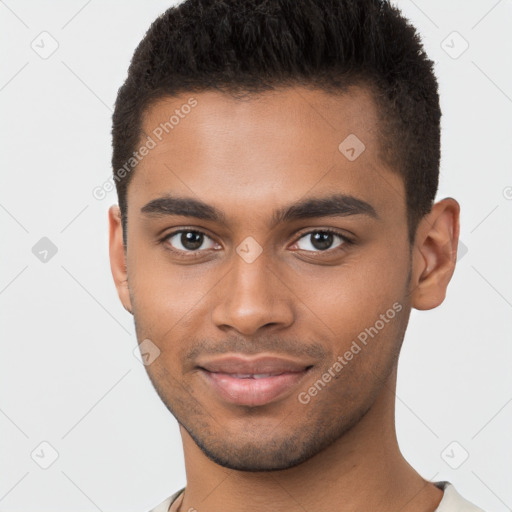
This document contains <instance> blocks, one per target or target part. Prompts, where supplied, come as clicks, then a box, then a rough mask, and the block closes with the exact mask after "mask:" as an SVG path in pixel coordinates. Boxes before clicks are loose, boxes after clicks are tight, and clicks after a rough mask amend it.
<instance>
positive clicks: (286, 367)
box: [199, 356, 312, 406]
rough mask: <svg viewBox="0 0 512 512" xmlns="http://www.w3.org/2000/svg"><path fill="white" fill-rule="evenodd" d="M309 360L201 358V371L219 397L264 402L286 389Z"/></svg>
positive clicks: (300, 375)
mask: <svg viewBox="0 0 512 512" xmlns="http://www.w3.org/2000/svg"><path fill="white" fill-rule="evenodd" d="M311 366H312V365H311V364H306V363H302V362H299V361H294V360H291V359H282V358H277V357H268V356H267V357H258V358H253V359H248V358H246V357H242V356H235V357H234V356H231V357H223V358H219V359H215V360H209V361H205V362H202V363H201V364H200V365H199V368H200V370H201V374H202V375H203V376H204V377H205V379H206V381H207V382H208V384H209V385H210V386H211V387H212V388H213V390H214V391H215V392H216V393H218V394H219V395H220V397H221V398H222V399H223V400H225V401H227V402H229V403H233V404H237V405H249V406H256V405H264V404H267V403H270V402H273V401H276V400H277V399H278V398H280V397H282V395H284V394H285V393H287V392H289V391H290V390H291V388H293V387H294V386H295V385H297V384H298V382H299V381H301V380H302V379H303V377H304V376H305V374H306V373H307V372H308V371H309V369H310V368H311Z"/></svg>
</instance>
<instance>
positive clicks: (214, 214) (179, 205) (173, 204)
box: [141, 194, 379, 225]
mask: <svg viewBox="0 0 512 512" xmlns="http://www.w3.org/2000/svg"><path fill="white" fill-rule="evenodd" d="M141 213H143V214H144V215H147V216H150V217H161V216H167V215H180V216H184V217H194V218H197V219H202V220H209V221H214V222H219V223H224V224H225V223H226V216H225V214H224V212H222V211H221V210H219V209H218V208H216V207H214V206H212V205H209V204H207V203H205V202H203V201H201V200H199V199H194V198H192V197H179V196H173V195H170V194H168V195H166V196H163V197H159V198H156V199H153V200H151V201H150V202H149V203H147V204H146V205H144V206H143V207H142V208H141ZM350 215H364V216H367V217H370V218H373V219H378V218H379V216H378V214H377V212H376V210H375V208H374V207H373V206H372V205H371V204H370V203H368V202H366V201H363V200H362V199H359V198H357V197H354V196H350V195H346V194H333V195H330V196H327V197H317V198H315V197H313V198H308V199H303V200H301V201H298V202H296V203H293V204H291V205H288V206H285V207H283V208H279V209H277V210H275V211H274V212H273V215H272V220H271V224H272V225H275V224H279V223H284V222H290V221H293V220H299V219H309V218H316V217H347V216H350Z"/></svg>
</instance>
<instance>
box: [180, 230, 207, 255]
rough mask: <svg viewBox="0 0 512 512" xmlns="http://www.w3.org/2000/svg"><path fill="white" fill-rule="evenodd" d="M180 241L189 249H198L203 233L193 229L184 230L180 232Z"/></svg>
mask: <svg viewBox="0 0 512 512" xmlns="http://www.w3.org/2000/svg"><path fill="white" fill-rule="evenodd" d="M181 243H182V245H183V247H185V248H186V249H189V250H191V251H192V250H194V249H198V248H199V247H201V245H202V243H203V235H202V234H201V233H196V232H195V231H186V232H185V233H182V234H181Z"/></svg>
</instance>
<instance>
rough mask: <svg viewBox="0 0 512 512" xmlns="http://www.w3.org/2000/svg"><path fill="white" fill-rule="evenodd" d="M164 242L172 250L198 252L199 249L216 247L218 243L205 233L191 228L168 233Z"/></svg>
mask: <svg viewBox="0 0 512 512" xmlns="http://www.w3.org/2000/svg"><path fill="white" fill-rule="evenodd" d="M163 242H165V243H167V244H168V245H170V246H171V249H172V250H175V251H181V252H198V251H199V250H206V249H214V248H215V247H216V245H217V244H216V243H215V242H214V241H213V240H212V239H211V238H210V237H209V236H208V235H206V234H205V233H203V232H201V231H195V230H191V229H183V230H181V231H175V232H174V233H171V234H169V235H167V236H166V237H165V238H164V239H163Z"/></svg>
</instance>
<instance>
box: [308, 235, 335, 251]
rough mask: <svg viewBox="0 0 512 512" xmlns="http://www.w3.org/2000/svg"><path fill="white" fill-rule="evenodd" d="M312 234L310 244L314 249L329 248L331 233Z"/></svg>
mask: <svg viewBox="0 0 512 512" xmlns="http://www.w3.org/2000/svg"><path fill="white" fill-rule="evenodd" d="M312 236H313V241H312V244H313V247H314V248H315V249H329V247H330V246H331V245H332V237H333V234H332V233H325V232H317V233H314V234H313V235H312Z"/></svg>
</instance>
